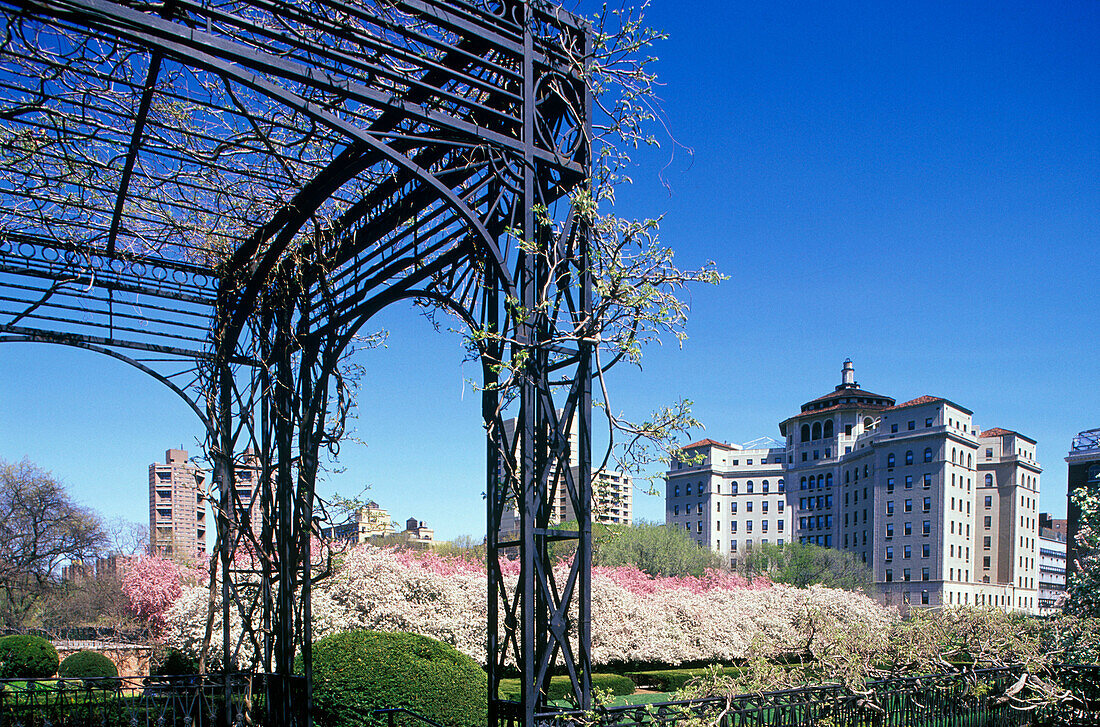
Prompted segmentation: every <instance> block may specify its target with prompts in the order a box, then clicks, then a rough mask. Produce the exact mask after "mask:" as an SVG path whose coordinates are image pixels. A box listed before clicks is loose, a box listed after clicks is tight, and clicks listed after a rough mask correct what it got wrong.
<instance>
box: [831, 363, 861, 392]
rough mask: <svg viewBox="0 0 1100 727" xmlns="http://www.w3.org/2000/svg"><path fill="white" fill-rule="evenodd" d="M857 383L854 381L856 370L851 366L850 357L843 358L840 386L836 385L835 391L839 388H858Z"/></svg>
mask: <svg viewBox="0 0 1100 727" xmlns="http://www.w3.org/2000/svg"><path fill="white" fill-rule="evenodd" d="M858 388H859V384H857V383H856V370H855V367H853V366H852V359H850V358H846V359H844V368H842V369H841V370H840V386H838V387H836V390H837V391H840V390H841V389H858Z"/></svg>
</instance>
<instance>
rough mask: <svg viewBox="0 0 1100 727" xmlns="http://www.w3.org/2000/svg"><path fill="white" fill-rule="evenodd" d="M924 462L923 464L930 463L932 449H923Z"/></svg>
mask: <svg viewBox="0 0 1100 727" xmlns="http://www.w3.org/2000/svg"><path fill="white" fill-rule="evenodd" d="M924 461H925V462H931V461H932V448H931V447H925V449H924Z"/></svg>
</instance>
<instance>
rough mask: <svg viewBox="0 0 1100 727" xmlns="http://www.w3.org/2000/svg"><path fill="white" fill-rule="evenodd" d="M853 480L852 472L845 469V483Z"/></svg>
mask: <svg viewBox="0 0 1100 727" xmlns="http://www.w3.org/2000/svg"><path fill="white" fill-rule="evenodd" d="M851 481H852V473H851V472H849V471H848V470H844V484H848V483H849V482H851Z"/></svg>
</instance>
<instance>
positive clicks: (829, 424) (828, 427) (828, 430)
mask: <svg viewBox="0 0 1100 727" xmlns="http://www.w3.org/2000/svg"><path fill="white" fill-rule="evenodd" d="M821 436H823V437H825V439H829V438H831V437H832V436H833V420H832V419H828V420H826V422H825V429H824V431H822V432H821Z"/></svg>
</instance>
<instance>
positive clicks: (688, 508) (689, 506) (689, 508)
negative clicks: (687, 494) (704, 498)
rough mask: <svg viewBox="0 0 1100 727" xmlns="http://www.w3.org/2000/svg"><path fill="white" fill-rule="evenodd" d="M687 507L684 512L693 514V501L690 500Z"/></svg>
mask: <svg viewBox="0 0 1100 727" xmlns="http://www.w3.org/2000/svg"><path fill="white" fill-rule="evenodd" d="M685 507H686V508H687V509H686V510H685V511H684V512H686V513H687V514H688V515H690V514H691V503H690V502H689V503H688V504H687V505H686V506H685Z"/></svg>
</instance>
